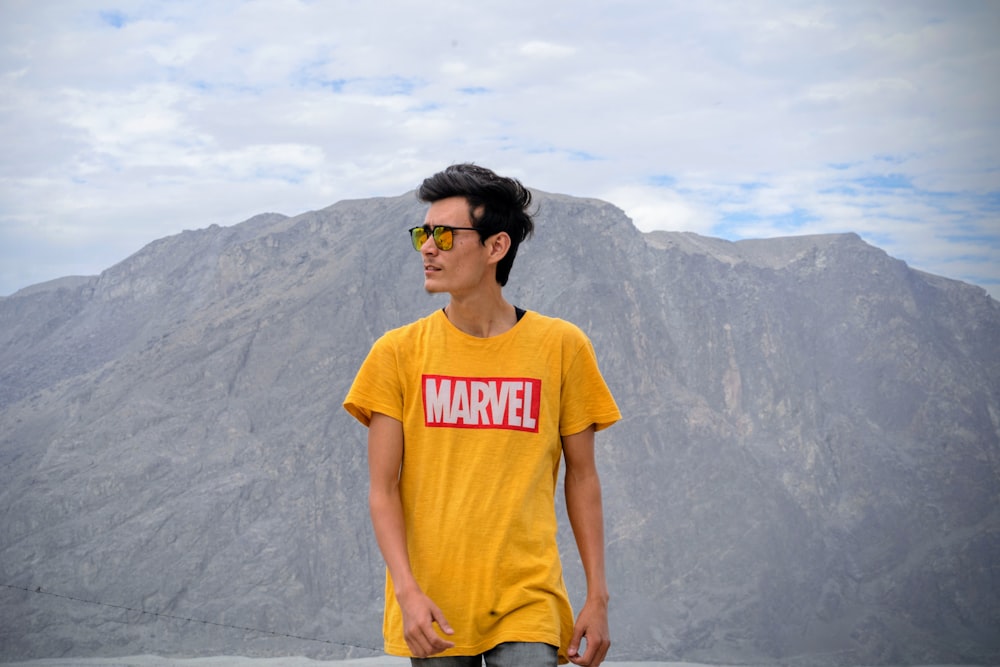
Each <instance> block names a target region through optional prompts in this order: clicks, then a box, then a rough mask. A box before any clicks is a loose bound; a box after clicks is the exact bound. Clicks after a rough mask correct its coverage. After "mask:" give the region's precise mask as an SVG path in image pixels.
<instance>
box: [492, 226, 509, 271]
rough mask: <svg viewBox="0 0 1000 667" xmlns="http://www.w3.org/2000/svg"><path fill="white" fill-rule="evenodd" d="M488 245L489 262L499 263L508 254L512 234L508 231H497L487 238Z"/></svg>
mask: <svg viewBox="0 0 1000 667" xmlns="http://www.w3.org/2000/svg"><path fill="white" fill-rule="evenodd" d="M486 247H487V248H488V249H489V251H490V254H489V263H490V264H497V263H499V262H500V260H501V259H503V258H504V257H506V256H507V251H509V250H510V235H509V234H508V233H507V232H497V233H496V234H494V235H493V236H491V237H490V238H488V239H486Z"/></svg>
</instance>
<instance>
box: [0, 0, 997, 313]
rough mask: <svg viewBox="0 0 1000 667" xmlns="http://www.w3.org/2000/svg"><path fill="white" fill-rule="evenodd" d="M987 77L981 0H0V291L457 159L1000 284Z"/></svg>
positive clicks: (710, 226)
mask: <svg viewBox="0 0 1000 667" xmlns="http://www.w3.org/2000/svg"><path fill="white" fill-rule="evenodd" d="M998 81H1000V2H997V1H995V0H985V1H981V0H963V1H962V2H955V1H952V0H939V1H934V2H928V1H922V0H893V1H880V0H862V1H855V0H836V1H833V0H831V1H829V2H814V1H808V0H803V1H796V0H785V1H777V0H760V1H756V2H742V1H732V2H730V1H722V0H718V1H715V0H700V1H699V2H691V1H689V0H678V1H674V0H644V1H640V0H617V1H616V2H608V1H596V0H566V1H563V0H533V1H530V2H528V1H524V0H505V1H503V2H494V1H491V0H479V1H477V2H467V1H466V2H457V1H452V0H425V1H424V2H403V1H401V0H380V1H378V2H364V1H361V0H260V1H253V0H246V1H236V0H211V1H207V0H196V1H187V0H175V1H170V2H152V1H123V2H113V1H110V0H109V2H97V1H91V0H60V1H55V0H51V1H46V2H38V1H37V0H0V142H2V149H0V296H6V295H9V294H12V293H13V292H15V291H17V290H18V289H20V288H22V287H26V286H28V285H32V284H36V283H40V282H44V281H47V280H50V279H54V278H57V277H61V276H68V275H96V274H99V273H100V272H101V271H103V270H104V269H107V268H109V267H111V266H113V265H114V264H116V263H117V262H119V261H121V260H123V259H125V258H126V257H128V256H129V255H131V254H132V253H134V252H136V251H138V250H140V249H141V248H142V247H143V246H144V245H146V244H147V243H150V242H152V241H154V240H156V239H159V238H163V237H165V236H169V235H172V234H176V233H179V232H181V231H183V230H185V229H200V228H203V227H207V226H209V225H212V224H219V225H223V226H228V225H233V224H237V223H239V222H241V221H243V220H246V219H248V218H250V217H252V216H254V215H256V214H258V213H264V212H278V213H283V214H285V215H297V214H299V213H303V212H306V211H310V210H316V209H320V208H325V207H326V206H329V205H331V204H333V203H336V202H337V201H340V200H344V199H358V198H367V197H380V196H389V197H392V196H397V195H401V194H404V193H406V192H408V191H410V190H412V189H413V188H415V187H416V186H417V185H418V184H419V183H420V181H421V180H422V179H423V178H424V177H426V176H429V175H431V174H432V173H434V172H436V171H439V170H440V169H442V168H444V167H445V166H447V165H449V164H452V163H456V162H475V163H477V164H481V165H484V166H487V167H490V168H492V169H495V170H496V171H498V172H500V173H502V174H504V175H510V176H514V177H516V178H519V179H520V180H522V181H523V182H524V183H525V184H526V185H528V186H529V187H532V188H537V189H540V190H544V191H548V192H558V193H563V194H569V195H574V196H579V197H593V198H598V199H603V200H605V201H608V202H611V203H612V204H615V205H616V206H618V207H619V208H621V209H622V210H624V211H625V213H626V214H628V215H629V217H631V218H632V220H633V221H634V223H635V224H636V226H637V227H638V228H639V229H641V230H643V231H649V230H652V229H667V230H673V231H691V232H696V233H698V234H702V235H706V236H713V237H719V238H725V239H729V240H739V239H746V238H771V237H777V236H790V235H803V234H820V233H840V232H856V233H857V234H859V235H860V236H861V237H862V238H863V239H864V240H865V241H867V242H868V243H871V244H872V245H875V246H877V247H879V248H881V249H883V250H885V251H886V252H887V253H889V254H890V255H892V256H893V257H896V258H899V259H902V260H904V261H905V262H907V264H909V265H910V266H912V267H913V268H916V269H920V270H923V271H927V272H930V273H935V274H938V275H942V276H946V277H949V278H955V279H959V280H963V281H966V282H970V283H974V284H977V285H980V286H982V287H984V288H985V289H987V290H988V291H989V292H990V294H991V295H992V296H993V297H994V298H997V299H1000V83H998ZM359 239H363V237H354V241H353V242H357V241H358V240H359Z"/></svg>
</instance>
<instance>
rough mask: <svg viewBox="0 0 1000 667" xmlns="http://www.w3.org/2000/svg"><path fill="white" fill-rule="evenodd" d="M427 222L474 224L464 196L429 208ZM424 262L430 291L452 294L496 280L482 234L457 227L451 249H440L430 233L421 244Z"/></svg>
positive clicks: (435, 224) (430, 225) (450, 225)
mask: <svg viewBox="0 0 1000 667" xmlns="http://www.w3.org/2000/svg"><path fill="white" fill-rule="evenodd" d="M424 225H426V226H429V227H431V228H433V227H435V226H437V225H444V226H446V227H458V228H463V227H472V226H473V225H472V219H471V218H470V217H469V203H468V201H467V200H466V199H465V197H449V198H447V199H441V200H438V201H436V202H434V203H433V204H431V206H430V208H429V209H427V215H426V216H425V217H424ZM420 257H421V259H422V260H423V264H424V289H426V290H427V291H428V292H431V293H439V292H447V293H449V294H452V295H453V296H457V295H462V294H466V293H469V292H472V291H474V290H476V289H477V288H478V287H480V286H481V285H483V284H484V281H487V280H492V281H494V282H496V277H495V271H490V270H489V263H488V261H487V260H488V258H489V251H488V250H487V248H486V247H485V246H484V245H483V244H482V243H481V242H480V240H479V233H478V232H476V231H473V230H465V229H458V230H456V231H455V232H454V244H453V245H452V247H451V250H440V249H438V247H437V245H435V243H434V239H433V238H431V237H430V236H428V238H427V240H426V241H424V244H423V245H422V246H421V247H420Z"/></svg>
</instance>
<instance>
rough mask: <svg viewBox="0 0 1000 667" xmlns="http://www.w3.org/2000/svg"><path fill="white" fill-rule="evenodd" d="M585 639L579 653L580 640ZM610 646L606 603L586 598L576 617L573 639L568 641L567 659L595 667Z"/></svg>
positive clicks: (583, 666)
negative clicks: (581, 650) (584, 643)
mask: <svg viewBox="0 0 1000 667" xmlns="http://www.w3.org/2000/svg"><path fill="white" fill-rule="evenodd" d="M581 639H586V640H587V646H586V648H585V649H584V652H583V655H580V641H581ZM609 648H611V633H610V632H609V631H608V604H607V602H602V601H598V600H594V601H591V600H587V602H585V603H584V605H583V609H581V610H580V615H579V616H577V617H576V627H574V628H573V639H571V640H570V642H569V651H568V654H569V660H570V662H572V663H573V664H574V665H580V666H581V667H597V666H598V665H600V664H601V662H603V661H604V657H605V656H606V655H607V654H608V649H609Z"/></svg>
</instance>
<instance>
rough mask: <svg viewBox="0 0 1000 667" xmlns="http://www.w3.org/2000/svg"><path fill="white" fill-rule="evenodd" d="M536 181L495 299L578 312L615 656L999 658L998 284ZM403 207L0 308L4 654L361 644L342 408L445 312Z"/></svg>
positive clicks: (849, 246) (809, 660) (372, 635)
mask: <svg viewBox="0 0 1000 667" xmlns="http://www.w3.org/2000/svg"><path fill="white" fill-rule="evenodd" d="M537 196H538V205H539V211H538V217H537V221H538V230H537V233H536V235H535V237H534V238H533V239H531V240H529V241H528V242H527V243H526V244H525V245H524V246H522V249H521V252H520V253H519V257H518V260H517V262H516V264H515V266H514V271H513V273H512V276H511V283H510V285H509V286H508V288H507V295H508V298H509V299H510V300H511V301H512V302H514V303H516V304H518V305H520V306H522V307H524V308H528V309H533V310H538V311H541V312H544V313H547V314H551V315H556V316H560V317H564V318H566V319H569V320H571V321H573V322H576V323H577V324H579V325H580V326H581V327H582V328H583V329H584V330H585V331H586V332H587V333H588V334H589V335H590V336H591V338H592V340H593V342H594V345H595V347H596V349H597V352H598V356H599V359H600V361H601V365H602V369H603V371H604V373H605V375H606V377H607V379H608V381H609V384H610V385H611V387H612V390H613V391H614V392H615V395H616V398H617V399H618V402H619V404H620V407H621V408H622V412H623V413H624V415H625V419H624V420H623V421H622V422H621V423H620V424H617V425H616V426H614V427H613V428H611V429H609V430H608V431H605V432H602V433H601V434H600V435H599V436H598V450H599V451H598V456H599V464H600V466H601V473H602V480H603V483H604V494H605V505H606V507H605V512H606V522H607V542H608V544H607V555H608V566H609V577H610V583H611V586H612V594H613V599H612V618H611V621H612V631H613V636H614V645H613V647H612V653H611V656H610V657H611V659H614V660H619V661H620V660H644V659H646V660H653V659H657V660H688V661H697V662H715V663H722V662H725V663H741V664H778V663H781V664H804V665H805V664H807V665H860V664H869V665H872V664H915V663H931V662H950V663H979V664H987V663H991V662H992V663H997V662H998V661H1000V304H998V303H997V302H996V301H994V300H992V299H991V298H989V296H988V295H987V294H986V293H985V292H984V291H983V290H981V289H979V288H976V287H973V286H970V285H967V284H963V283H959V282H956V281H952V280H946V279H944V278H940V277H937V276H933V275H928V274H926V273H921V272H918V271H915V270H912V269H910V268H909V267H907V265H906V264H905V263H903V262H901V261H899V260H896V259H893V258H892V257H889V256H888V255H887V254H886V253H885V252H883V251H881V250H879V249H878V248H875V247H872V246H870V245H867V244H865V243H864V242H863V241H862V240H861V239H860V238H858V237H857V236H855V235H852V234H843V235H830V236H809V237H794V238H784V239H771V240H760V241H741V242H736V243H732V242H727V241H723V240H719V239H712V238H705V237H701V236H697V235H694V234H689V233H673V232H654V233H651V234H643V233H641V232H639V231H638V230H637V229H636V228H635V227H634V226H633V225H632V223H631V222H630V221H629V219H628V218H627V217H626V216H625V215H624V214H623V213H622V212H621V211H620V210H618V209H617V208H615V207H614V206H612V205H610V204H607V203H603V202H600V201H595V200H584V199H577V198H572V197H567V196H561V195H552V194H546V193H537ZM423 211H424V207H423V205H421V204H420V203H419V202H417V201H416V199H415V198H414V196H413V195H412V193H411V194H407V195H404V196H401V197H397V198H385V199H372V200H364V201H345V202H340V203H338V204H335V205H334V206H331V207H329V208H327V209H324V210H321V211H316V212H311V213H306V214H303V215H300V216H296V217H293V218H287V217H284V216H280V215H275V214H267V215H262V216H258V217H256V218H253V219H251V220H248V221H246V222H244V223H241V224H238V225H235V226H232V227H218V226H213V227H210V228H208V229H203V230H198V231H188V232H184V233H182V234H179V235H177V236H172V237H169V238H165V239H162V240H160V241H157V242H155V243H152V244H150V245H149V246H148V247H146V248H144V249H143V250H142V251H140V252H138V253H137V254H135V255H133V256H132V257H129V258H128V259H126V260H125V261H123V262H121V263H120V264H118V265H116V266H114V267H112V268H110V269H108V270H107V271H105V272H104V273H102V274H101V275H100V276H97V277H90V278H73V279H63V280H60V281H55V282H53V283H47V284H43V285H38V286H34V287H32V288H29V289H26V290H22V291H21V292H18V293H17V294H15V295H13V296H10V297H7V298H3V299H0V659H12V658H28V657H42V656H67V655H70V656H73V655H75V656H88V655H103V656H110V655H134V654H140V653H145V654H154V653H155V654H169V655H178V656H181V655H210V654H239V655H248V656H265V655H291V654H297V655H313V656H321V657H335V656H359V657H360V656H367V655H372V654H375V653H378V652H379V647H380V645H381V638H380V619H381V606H382V600H381V596H382V581H383V566H382V562H381V558H380V556H379V553H378V550H377V547H376V546H375V543H374V539H373V537H372V534H371V529H370V527H369V520H368V514H367V507H366V499H367V472H366V463H365V448H364V442H365V432H364V429H362V428H361V427H360V426H359V425H357V424H356V423H355V422H354V421H353V420H352V419H351V418H350V417H349V416H348V415H347V414H346V413H345V412H344V411H343V410H342V409H341V407H340V403H341V400H342V398H343V396H344V394H345V392H346V390H347V387H348V385H349V383H350V381H351V379H352V378H353V375H354V372H355V371H356V370H357V367H358V365H359V364H360V362H361V360H362V358H363V357H364V355H365V353H366V352H367V350H368V347H369V346H370V344H371V342H372V341H373V340H374V339H375V338H376V337H377V336H378V335H380V334H381V333H382V332H383V331H385V330H386V329H388V328H390V327H394V326H397V325H400V324H403V323H405V322H408V321H410V320H413V319H415V318H417V317H419V316H421V315H424V314H426V313H428V312H430V311H431V310H432V309H435V308H439V307H441V306H443V305H444V303H445V302H444V300H443V298H442V297H433V296H429V295H427V294H425V293H424V292H423V289H422V284H423V282H422V276H421V273H420V268H419V260H418V259H417V255H416V253H414V252H413V250H412V249H411V248H410V246H409V242H408V240H407V238H406V236H405V231H404V230H405V229H406V228H408V227H411V226H413V225H415V224H419V223H420V222H421V221H422V218H423ZM560 512H561V513H562V509H561V507H560ZM561 516H564V514H561ZM563 524H564V525H563V528H564V530H563V531H562V538H563V552H564V558H565V564H566V569H567V573H566V576H567V580H568V583H569V585H570V588H571V590H572V591H574V594H575V595H577V596H579V594H580V593H582V591H583V586H582V574H581V571H580V567H579V564H578V561H577V557H576V552H575V547H574V546H573V543H572V538H571V534H570V532H569V530H568V528H567V526H566V522H565V521H564V520H563ZM579 601H580V600H579V598H577V600H576V602H577V603H579Z"/></svg>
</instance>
